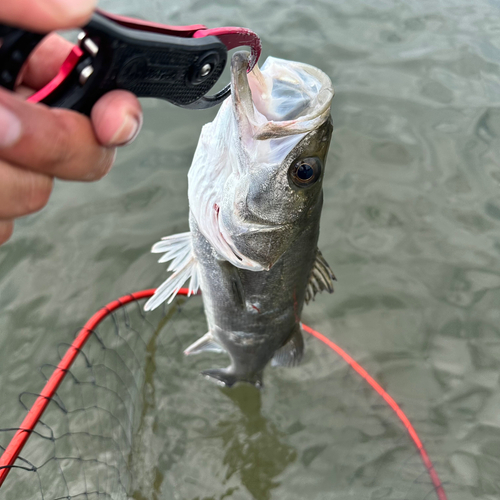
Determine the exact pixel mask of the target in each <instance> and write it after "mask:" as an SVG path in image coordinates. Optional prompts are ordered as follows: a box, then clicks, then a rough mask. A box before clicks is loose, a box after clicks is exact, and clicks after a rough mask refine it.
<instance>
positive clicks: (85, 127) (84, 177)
mask: <svg viewBox="0 0 500 500" xmlns="http://www.w3.org/2000/svg"><path fill="white" fill-rule="evenodd" d="M95 4H96V0H78V1H75V0H42V1H40V0H3V1H2V2H1V3H0V22H2V23H5V24H9V25H12V26H16V27H21V28H25V29H31V30H35V31H41V32H49V31H51V30H55V29H64V28H71V27H78V26H83V25H84V24H85V23H86V21H87V19H89V18H90V16H91V14H92V11H93V10H94V8H95ZM71 48H72V45H71V43H69V42H68V41H66V40H64V39H63V38H61V37H59V36H58V35H55V34H51V35H49V36H48V37H46V38H45V39H44V40H43V42H42V43H41V44H40V45H39V47H37V49H36V50H35V52H34V53H33V54H32V56H31V57H30V59H29V60H28V62H27V65H26V68H25V69H24V70H23V75H22V81H21V82H20V85H19V86H18V89H17V91H16V92H14V93H12V92H8V91H6V90H4V89H0V245H1V244H2V243H5V242H6V241H7V240H8V239H9V238H10V236H11V235H12V231H13V228H14V220H15V219H16V218H18V217H22V216H23V215H27V214H30V213H33V212H36V211H38V210H40V209H42V208H43V207H44V206H45V205H46V204H47V202H48V200H49V197H50V193H51V191H52V185H53V179H54V178H55V177H56V178H60V179H66V180H79V181H94V180H97V179H100V178H101V177H103V176H104V175H105V174H106V173H107V172H108V171H109V170H110V168H111V166H112V165H113V161H114V158H115V154H116V146H120V145H124V144H128V143H129V142H131V141H132V140H133V139H134V138H135V137H136V135H137V134H138V133H139V130H140V127H141V124H142V111H141V106H140V104H139V101H138V100H137V98H136V97H135V96H134V95H133V94H131V93H129V92H125V91H120V90H116V91H113V92H109V93H108V94H106V95H104V96H103V97H102V98H101V99H100V100H99V101H98V102H97V103H96V104H95V106H94V108H93V109H92V113H91V117H90V119H89V118H87V117H85V116H83V115H81V114H79V113H76V112H74V111H69V110H63V109H51V108H48V107H46V106H44V105H41V104H32V103H29V102H26V101H24V100H23V98H22V94H25V93H26V87H28V88H30V89H32V90H38V89H40V88H42V87H43V86H45V84H47V83H48V82H49V81H50V80H51V79H52V78H53V77H54V76H55V75H56V74H57V72H58V70H59V67H60V66H61V64H62V62H63V61H64V60H65V59H66V56H67V55H68V54H69V52H70V51H71Z"/></svg>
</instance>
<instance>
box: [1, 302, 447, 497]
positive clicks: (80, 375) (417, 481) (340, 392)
mask: <svg viewBox="0 0 500 500" xmlns="http://www.w3.org/2000/svg"><path fill="white" fill-rule="evenodd" d="M204 327H205V321H204V316H203V308H202V303H201V299H200V298H197V297H196V298H191V299H185V298H178V299H177V300H176V301H175V302H174V303H173V304H172V305H171V306H168V307H164V308H163V309H161V308H160V309H157V310H155V311H152V312H148V313H144V311H143V310H142V303H141V302H136V301H134V302H131V303H130V304H127V305H125V306H123V307H121V308H119V309H117V310H116V311H115V312H113V313H112V314H110V315H109V316H107V317H106V318H105V319H104V320H103V321H102V323H101V324H100V325H99V326H98V327H97V328H96V329H95V330H94V331H93V332H92V334H91V336H90V338H89V340H88V342H87V343H86V344H85V346H84V347H83V348H82V349H81V351H80V353H79V355H78V356H77V358H76V360H75V362H74V364H73V366H72V367H71V369H70V370H68V372H67V374H66V377H65V379H64V381H63V383H62V384H61V386H60V387H59V389H58V390H57V393H56V394H55V396H54V397H53V398H52V399H51V400H50V403H49V405H48V407H47V410H46V412H45V413H44V415H43V417H42V419H41V420H40V422H39V423H38V424H37V426H36V427H35V430H34V432H33V433H32V435H31V437H30V439H29V440H28V442H27V444H26V446H25V448H24V449H23V452H22V454H21V456H20V457H18V459H17V460H16V462H15V463H14V465H13V466H12V469H11V471H10V474H9V476H8V478H7V480H6V481H5V483H4V484H3V486H2V488H1V490H0V496H1V497H2V498H8V499H10V498H13V499H14V498H15V499H21V500H23V499H32V498H41V499H44V500H53V499H69V500H72V499H79V498H85V499H97V498H99V499H101V498H110V499H129V498H134V499H137V500H142V499H146V498H148V499H149V498H151V499H156V498H162V499H169V498H172V499H174V498H175V499H177V498H186V499H187V498H189V499H192V500H212V499H213V500H215V499H223V498H235V499H258V500H268V499H271V498H287V499H292V500H293V499H303V498H309V497H311V498H314V495H317V498H318V499H322V498H346V499H347V498H351V499H352V498H354V499H356V500H357V499H382V498H384V499H403V498H404V499H408V500H413V499H414V500H423V499H427V498H436V491H435V489H434V486H433V484H432V481H431V479H430V477H429V474H428V471H427V469H426V467H425V466H424V465H423V463H422V461H421V459H420V456H419V454H418V453H417V451H416V449H415V447H414V445H413V443H412V442H411V440H410V439H409V437H408V434H407V432H406V429H405V428H404V426H403V425H402V424H401V422H399V421H398V420H397V418H396V417H395V415H394V412H393V411H392V410H391V409H390V408H389V407H388V406H387V405H386V404H385V403H384V402H383V401H382V400H381V399H380V397H379V396H378V395H377V394H376V393H375V392H374V391H373V390H372V389H371V388H370V387H369V386H367V384H366V382H365V381H364V380H362V379H361V378H360V377H359V376H358V375H357V374H356V373H354V372H353V371H352V369H351V368H350V367H349V366H347V365H346V364H345V362H344V361H343V360H341V359H340V358H338V357H337V356H336V355H335V354H333V353H332V352H331V351H329V350H327V349H325V347H324V345H322V344H320V343H319V342H317V341H316V340H314V339H312V338H311V339H309V340H308V341H307V355H306V359H305V361H304V363H303V365H302V366H301V367H300V368H298V369H293V370H290V369H272V370H271V369H269V370H268V372H266V377H267V379H266V381H265V382H266V388H265V390H264V392H263V391H259V390H257V389H255V388H253V387H250V386H248V387H247V386H245V385H241V386H238V387H236V388H233V389H220V388H217V387H216V386H214V385H213V384H210V383H209V382H208V381H206V380H203V379H202V377H200V376H199V371H200V370H201V369H204V368H208V367H212V366H214V365H215V366H216V365H220V364H221V358H220V355H215V354H213V355H203V356H197V357H191V358H185V357H184V356H183V354H182V352H183V349H184V348H185V347H186V346H187V345H189V344H190V343H191V342H192V341H193V340H194V339H196V338H197V337H199V336H200V334H201V332H203V328H204ZM68 347H69V344H62V345H60V346H59V347H58V352H59V357H60V358H62V356H63V355H64V353H65V352H66V350H67V348H68ZM224 361H225V359H224ZM54 368H55V365H50V364H48V365H44V366H43V367H42V368H41V373H42V375H44V378H46V379H47V378H48V377H49V376H50V374H51V373H52V371H53V370H54ZM298 394H300V397H297V395H298ZM36 397H37V394H33V393H28V392H24V393H22V394H21V395H20V398H19V400H20V403H21V405H22V407H23V409H25V410H27V409H29V408H30V407H31V405H32V404H33V402H34V401H35V399H36ZM311 409H314V411H311ZM418 424H421V427H422V428H424V429H425V422H418ZM16 430H17V429H0V451H1V450H4V449H5V447H6V446H7V444H8V442H9V441H10V439H11V438H12V436H13V435H14V433H15V431H16ZM427 430H428V433H427V437H428V438H431V437H432V432H433V429H427ZM319 436H320V437H321V438H320V439H319V438H318V437H319ZM435 437H436V436H434V438H435ZM437 466H438V468H439V463H438V464H437ZM311 492H314V493H313V494H312V493H311ZM333 493H335V495H334V496H332V495H333ZM311 495H312V496H311Z"/></svg>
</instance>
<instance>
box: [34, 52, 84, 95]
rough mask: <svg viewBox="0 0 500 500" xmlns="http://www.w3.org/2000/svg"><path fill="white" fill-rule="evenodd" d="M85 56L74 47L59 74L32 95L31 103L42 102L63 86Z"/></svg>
mask: <svg viewBox="0 0 500 500" xmlns="http://www.w3.org/2000/svg"><path fill="white" fill-rule="evenodd" d="M82 55H83V51H82V49H80V47H76V46H75V47H73V49H72V51H71V52H70V53H69V55H68V57H67V58H66V59H65V61H64V62H63V64H62V66H61V68H60V69H59V73H57V75H56V76H55V77H54V78H53V79H52V80H51V81H50V82H49V83H47V85H45V87H43V88H41V89H40V90H39V91H38V92H36V93H35V94H33V95H31V96H30V97H29V98H28V101H29V102H40V101H42V100H43V99H45V98H46V97H47V96H48V95H50V94H51V93H52V92H54V91H55V90H56V89H57V87H59V85H61V84H62V83H63V82H64V81H65V80H66V78H68V76H69V74H70V73H71V72H72V71H73V69H74V68H75V66H76V65H77V64H78V61H80V58H81V57H82Z"/></svg>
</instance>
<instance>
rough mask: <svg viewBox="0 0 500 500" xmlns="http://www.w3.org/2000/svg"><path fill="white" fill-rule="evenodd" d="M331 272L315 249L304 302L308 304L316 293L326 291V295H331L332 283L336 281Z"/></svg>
mask: <svg viewBox="0 0 500 500" xmlns="http://www.w3.org/2000/svg"><path fill="white" fill-rule="evenodd" d="M336 279H337V278H335V275H334V274H333V271H332V270H331V269H330V266H329V265H328V262H327V261H326V260H325V258H324V257H323V255H322V254H321V252H320V251H319V249H318V248H317V249H316V258H315V259H314V265H313V268H312V271H311V275H310V276H309V283H308V284H307V288H306V295H305V299H304V300H305V302H306V304H309V302H310V301H311V300H314V297H315V296H316V294H317V293H319V292H322V291H323V290H327V291H328V293H333V282H334V281H336Z"/></svg>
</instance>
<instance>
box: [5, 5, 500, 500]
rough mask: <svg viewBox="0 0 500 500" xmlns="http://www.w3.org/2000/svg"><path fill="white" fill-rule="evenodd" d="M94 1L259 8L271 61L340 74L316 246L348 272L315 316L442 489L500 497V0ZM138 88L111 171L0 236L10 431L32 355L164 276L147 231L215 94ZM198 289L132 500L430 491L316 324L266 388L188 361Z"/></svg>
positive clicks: (170, 199)
mask: <svg viewBox="0 0 500 500" xmlns="http://www.w3.org/2000/svg"><path fill="white" fill-rule="evenodd" d="M100 6H101V7H102V8H104V9H107V10H109V11H112V12H115V13H120V14H126V15H131V16H136V17H142V18H145V19H149V20H155V21H159V22H165V23H168V24H175V25H187V24H194V23H203V24H206V25H208V26H210V27H216V26H246V27H248V28H251V29H253V30H254V31H256V32H257V33H258V34H259V35H260V36H261V38H262V41H263V51H264V52H263V58H264V59H265V57H266V56H268V55H272V56H276V57H282V58H285V59H292V60H297V61H303V62H306V63H309V64H312V65H314V66H317V67H319V68H321V69H322V70H323V71H325V72H326V73H328V74H329V75H330V77H331V79H332V81H333V84H334V87H335V91H336V96H335V98H334V101H333V107H332V116H333V122H334V126H335V130H334V133H333V139H332V143H331V148H330V153H329V162H328V165H327V172H326V177H325V183H324V191H325V204H324V209H323V215H322V233H321V237H320V249H321V251H322V252H323V254H324V256H325V258H326V259H327V260H328V262H329V263H330V265H331V267H332V269H333V270H334V272H335V274H336V276H337V278H338V284H337V286H336V292H335V294H334V295H333V296H330V295H323V296H321V297H318V298H317V299H316V301H315V302H314V303H313V304H312V305H310V306H308V307H307V308H306V311H305V314H304V321H305V322H306V323H308V324H309V325H311V326H313V327H315V328H317V329H318V330H319V331H321V332H322V333H324V334H325V335H327V336H328V337H330V338H332V339H334V340H335V341H336V342H338V343H339V344H340V345H341V346H342V347H343V348H344V349H346V350H347V351H348V352H349V353H350V354H351V355H352V356H354V357H355V358H356V359H358V360H359V361H360V362H362V363H363V365H364V366H366V368H367V369H368V370H369V371H370V373H371V374H372V375H373V376H374V377H375V378H376V379H377V380H378V381H379V382H380V383H381V384H382V385H383V386H384V387H385V388H386V389H387V390H388V391H389V392H390V394H391V395H392V396H393V397H394V399H395V400H396V401H398V403H400V404H401V405H402V407H403V409H404V411H405V412H406V413H407V415H408V416H409V417H410V419H411V420H412V422H413V424H414V426H415V427H416V429H417V431H418V432H419V433H420V434H421V437H422V439H423V441H424V444H425V446H426V447H427V449H428V452H429V454H430V456H431V458H432V459H433V461H434V463H435V466H436V470H437V471H438V473H439V474H440V476H441V479H442V480H443V483H444V485H445V489H446V491H447V493H448V496H449V498H450V499H454V500H455V499H456V500H469V499H484V500H493V499H498V498H500V388H499V384H498V381H499V368H500V197H499V191H500V2H499V1H498V0H474V1H468V0H433V1H430V0H420V1H416V0H412V1H410V0H406V1H403V0H399V1H398V0H344V1H340V0H339V1H334V0H312V1H308V2H306V1H300V2H298V1H294V0H286V1H285V0H273V1H271V0H257V1H252V2H242V1H239V0H231V1H230V0H217V1H214V2H209V1H200V0H184V1H182V2H181V1H179V0H172V1H160V0H141V1H139V0H107V1H102V2H101V3H100ZM143 106H144V113H145V117H144V129H143V131H142V133H141V135H140V136H139V137H138V139H137V140H136V142H135V143H134V144H133V145H131V146H128V147H126V148H124V149H123V150H121V151H120V153H119V155H118V159H117V162H116V166H115V167H114V169H113V170H112V171H111V173H110V174H109V175H108V176H107V177H106V178H105V179H103V180H102V181H100V182H98V183H95V184H91V185H84V184H77V183H67V182H58V183H57V184H56V187H55V191H54V194H53V196H52V198H51V201H50V203H49V205H48V207H47V208H46V209H44V210H43V211H42V212H41V213H39V214H36V215H33V216H30V217H27V218H25V219H23V220H21V221H19V222H18V223H17V225H16V232H15V235H14V237H13V238H12V240H11V241H10V242H9V243H7V244H6V245H4V246H2V247H1V248H0V307H1V314H0V387H1V391H0V428H1V427H16V426H18V425H19V423H20V421H21V419H22V417H23V416H24V410H23V409H22V407H21V406H20V405H19V403H18V400H17V396H18V394H19V393H20V392H21V391H31V392H39V391H40V389H41V387H42V379H41V377H40V375H39V372H38V367H39V366H41V365H43V364H44V363H55V362H57V360H58V355H57V345H58V344H59V343H61V342H68V341H70V340H71V339H72V338H73V334H74V332H75V331H76V329H77V328H78V327H79V326H81V325H82V324H83V323H84V322H85V321H86V320H87V319H88V317H90V315H91V314H92V313H93V312H94V311H95V310H97V309H98V308H99V307H100V306H102V305H103V304H105V303H107V302H109V301H111V300H112V299H114V298H116V297H118V296H121V295H124V294H125V293H127V292H130V291H134V290H139V289H144V288H150V287H154V286H157V285H159V284H160V283H161V282H162V281H163V280H164V279H165V278H166V273H165V266H164V265H160V264H157V263H156V257H155V256H153V255H151V254H150V253H149V249H150V247H151V245H152V244H153V243H154V242H156V241H157V240H158V239H159V238H161V237H162V236H165V235H169V234H173V233H176V232H183V231H186V230H187V228H188V203H187V178H186V175H187V171H188V168H189V165H190V162H191V159H192V156H193V152H194V149H195V147H196V143H197V140H198V137H199V133H200V130H201V127H202V126H203V124H204V123H206V122H208V121H210V120H211V119H212V118H213V117H214V116H215V113H216V112H217V109H211V110H207V111H199V112H194V111H186V110H182V109H179V108H175V107H173V106H171V105H169V104H168V103H165V102H160V101H156V100H144V101H143ZM193 300H194V301H198V302H195V303H194V306H193V307H192V310H191V312H190V314H191V316H190V318H191V323H190V324H191V327H190V329H183V330H182V331H179V330H176V339H180V341H179V342H177V340H176V343H175V345H174V343H173V341H172V340H171V339H170V338H169V337H168V335H169V332H170V330H169V329H166V330H165V331H164V332H160V335H159V338H162V333H163V338H162V345H163V349H162V350H160V351H158V355H157V359H156V358H155V352H156V351H155V350H154V349H153V351H151V353H150V354H151V356H150V358H148V359H149V361H148V363H149V364H148V368H147V370H149V371H148V372H147V373H148V375H147V384H148V387H149V388H150V389H151V390H154V395H155V397H154V398H153V399H150V400H148V401H149V403H147V404H144V406H143V413H142V415H141V416H140V417H139V418H140V419H141V424H140V425H141V427H140V434H139V435H138V437H137V436H136V440H135V443H134V447H133V449H132V451H131V454H130V458H129V459H130V463H131V464H132V470H133V471H134V475H135V477H134V480H133V485H132V487H131V490H130V493H129V494H130V497H131V498H135V499H137V500H141V499H153V498H154V499H165V500H169V499H186V500H212V499H213V500H215V499H217V500H222V499H224V498H227V499H238V500H240V499H241V500H251V499H256V500H268V499H273V500H274V499H279V500H281V499H286V500H294V499H305V498H308V499H311V500H323V499H328V500H329V499H342V500H343V499H346V500H347V499H354V500H358V499H384V498H387V499H401V500H402V499H404V498H408V499H418V500H423V499H424V498H425V499H427V498H428V499H431V498H436V496H435V493H434V490H433V487H432V485H431V483H430V481H429V478H428V476H427V474H426V472H425V469H423V467H422V465H421V463H420V460H419V457H418V455H417V453H416V451H415V450H414V448H413V446H412V444H411V442H410V441H409V439H408V437H407V435H406V433H405V431H404V428H403V427H402V426H401V425H400V424H399V423H398V422H397V420H396V419H395V418H394V417H393V416H391V414H390V412H389V413H388V412H387V409H386V407H385V405H384V403H383V402H381V401H380V400H378V399H377V398H376V397H375V396H374V395H373V394H372V393H371V390H370V389H367V388H366V386H365V385H364V384H363V383H362V382H361V381H359V380H357V379H356V378H355V377H351V376H350V375H348V374H347V372H346V370H345V369H344V365H343V363H342V362H341V361H339V360H338V359H337V358H336V357H334V355H333V354H332V353H330V352H328V351H327V350H326V348H325V347H323V346H321V345H320V344H319V343H317V342H316V341H314V340H312V339H310V340H309V341H308V342H307V345H306V347H307V355H306V358H305V361H304V363H303V365H302V366H301V367H299V368H296V369H293V370H283V369H278V370H277V369H274V370H273V369H271V368H269V369H268V370H267V372H266V379H265V384H266V387H265V389H264V390H263V391H261V393H258V392H255V390H253V389H252V388H245V387H242V388H239V389H236V390H234V391H227V390H220V389H219V388H217V387H216V386H215V385H212V384H210V383H209V382H207V381H205V380H204V379H202V378H201V377H199V376H198V375H197V374H198V372H199V370H200V369H201V368H207V367H209V366H213V365H214V363H215V364H216V363H217V357H215V358H214V357H213V356H212V357H210V360H209V361H207V358H205V359H202V357H200V358H196V359H195V360H186V359H184V358H183V357H182V348H183V347H186V346H187V345H189V344H190V343H191V342H192V341H193V340H194V339H195V338H196V337H197V336H201V335H202V334H204V333H205V330H204V328H205V325H204V319H203V312H202V308H201V301H200V299H193ZM171 343H172V345H171ZM169 346H171V349H170V347H169ZM167 353H170V354H168V355H167ZM168 356H172V359H171V362H172V363H175V367H176V368H175V370H173V369H170V371H169V369H168V366H169V364H168V363H167V362H166V360H167V357H168ZM155 359H156V361H157V364H154V366H153V365H151V363H154V362H155ZM162 360H163V361H162ZM152 367H153V368H154V369H153V368H152ZM380 415H383V418H382V417H379V416H380ZM391 419H392V420H391ZM200 422H204V423H203V425H202V424H200ZM2 444H4V445H5V442H3V443H2ZM21 491H22V490H21ZM1 496H2V492H1V491H0V497H1ZM17 498H22V497H21V496H18V497H17Z"/></svg>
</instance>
